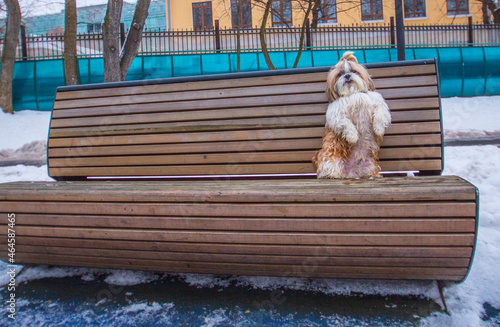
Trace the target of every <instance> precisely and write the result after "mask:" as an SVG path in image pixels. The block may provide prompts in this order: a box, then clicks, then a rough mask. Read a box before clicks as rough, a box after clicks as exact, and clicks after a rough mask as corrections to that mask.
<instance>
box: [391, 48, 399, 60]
mask: <svg viewBox="0 0 500 327" xmlns="http://www.w3.org/2000/svg"><path fill="white" fill-rule="evenodd" d="M389 58H391V60H390V61H398V49H396V48H390V49H389Z"/></svg>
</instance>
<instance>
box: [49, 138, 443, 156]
mask: <svg viewBox="0 0 500 327" xmlns="http://www.w3.org/2000/svg"><path fill="white" fill-rule="evenodd" d="M321 143H322V140H321V138H320V137H316V138H312V139H308V138H302V139H290V140H287V139H280V140H269V141H251V142H245V141H233V142H206V143H180V144H168V146H165V145H164V144H148V146H143V145H117V146H91V147H80V146H79V147H69V148H55V147H50V146H49V149H48V154H49V157H50V158H56V157H91V156H113V155H117V156H118V155H138V154H141V155H158V154H186V153H193V154H194V153H220V152H240V151H241V152H245V151H280V150H298V151H300V150H307V149H319V148H321ZM52 144H53V142H52ZM440 144H441V137H440V135H437V134H426V135H409V136H399V135H398V136H390V135H389V136H386V137H384V140H383V143H382V149H381V152H380V154H379V155H383V153H384V152H385V151H386V149H387V147H388V146H399V147H402V146H410V147H409V148H408V149H415V148H414V147H425V148H424V149H423V151H424V152H427V151H428V150H427V149H428V148H431V149H432V146H433V145H440ZM49 145H50V144H49ZM402 150H403V151H405V150H404V148H402ZM415 151H417V150H416V149H415Z"/></svg>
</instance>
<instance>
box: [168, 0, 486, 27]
mask: <svg viewBox="0 0 500 327" xmlns="http://www.w3.org/2000/svg"><path fill="white" fill-rule="evenodd" d="M165 1H166V2H167V6H166V8H167V26H168V25H169V24H168V20H169V15H168V2H170V20H171V21H170V26H171V28H172V29H173V30H177V29H184V30H186V29H187V30H192V29H193V13H192V3H193V2H203V1H201V0H165ZM383 1H384V8H383V15H384V21H376V22H370V21H367V22H362V21H361V7H360V6H356V7H355V8H351V7H352V4H348V3H345V2H344V3H341V4H339V5H338V7H337V23H338V24H341V25H351V24H362V25H368V24H371V25H373V24H377V25H378V24H388V23H389V21H390V17H391V16H394V0H383ZM211 2H212V16H213V20H214V21H215V20H219V22H220V27H221V28H231V10H230V0H212V1H211ZM338 2H340V1H338ZM292 3H293V6H294V12H293V13H292V20H293V25H294V26H300V25H302V22H303V18H304V12H303V11H302V10H300V9H299V5H298V4H297V3H296V2H294V1H292ZM446 11H447V6H446V0H427V1H426V14H427V16H426V17H425V18H407V19H405V24H406V25H415V24H427V25H434V24H446V25H447V24H466V23H467V21H468V17H467V16H457V17H449V16H447V13H446ZM469 11H470V15H471V16H472V17H473V21H474V22H475V23H476V22H478V23H481V22H482V13H481V4H480V2H479V1H473V0H469ZM263 12H264V11H263V9H262V8H257V7H255V8H253V9H252V26H260V24H261V21H262V16H263ZM267 26H271V17H269V20H268V23H267Z"/></svg>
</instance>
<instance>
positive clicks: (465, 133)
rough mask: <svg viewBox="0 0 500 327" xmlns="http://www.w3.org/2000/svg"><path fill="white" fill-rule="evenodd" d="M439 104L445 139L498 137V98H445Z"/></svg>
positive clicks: (499, 100)
mask: <svg viewBox="0 0 500 327" xmlns="http://www.w3.org/2000/svg"><path fill="white" fill-rule="evenodd" d="M441 103H442V110H443V117H444V119H443V125H444V131H445V133H444V135H445V138H447V139H454V138H459V137H482V136H496V137H500V123H499V122H500V110H499V109H500V96H491V97H472V98H457V97H455V98H446V99H442V100H441Z"/></svg>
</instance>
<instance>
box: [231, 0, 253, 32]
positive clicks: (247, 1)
mask: <svg viewBox="0 0 500 327" xmlns="http://www.w3.org/2000/svg"><path fill="white" fill-rule="evenodd" d="M245 4H247V5H248V8H249V15H250V24H244V19H243V17H244V15H243V12H244V10H243V8H244V5H245ZM233 6H238V0H231V25H232V27H233V28H237V27H238V26H237V25H238V24H234V22H233V18H234V17H233ZM241 9H242V10H241V12H240V26H239V27H240V28H252V1H251V0H241ZM236 12H238V11H237V10H236Z"/></svg>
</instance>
